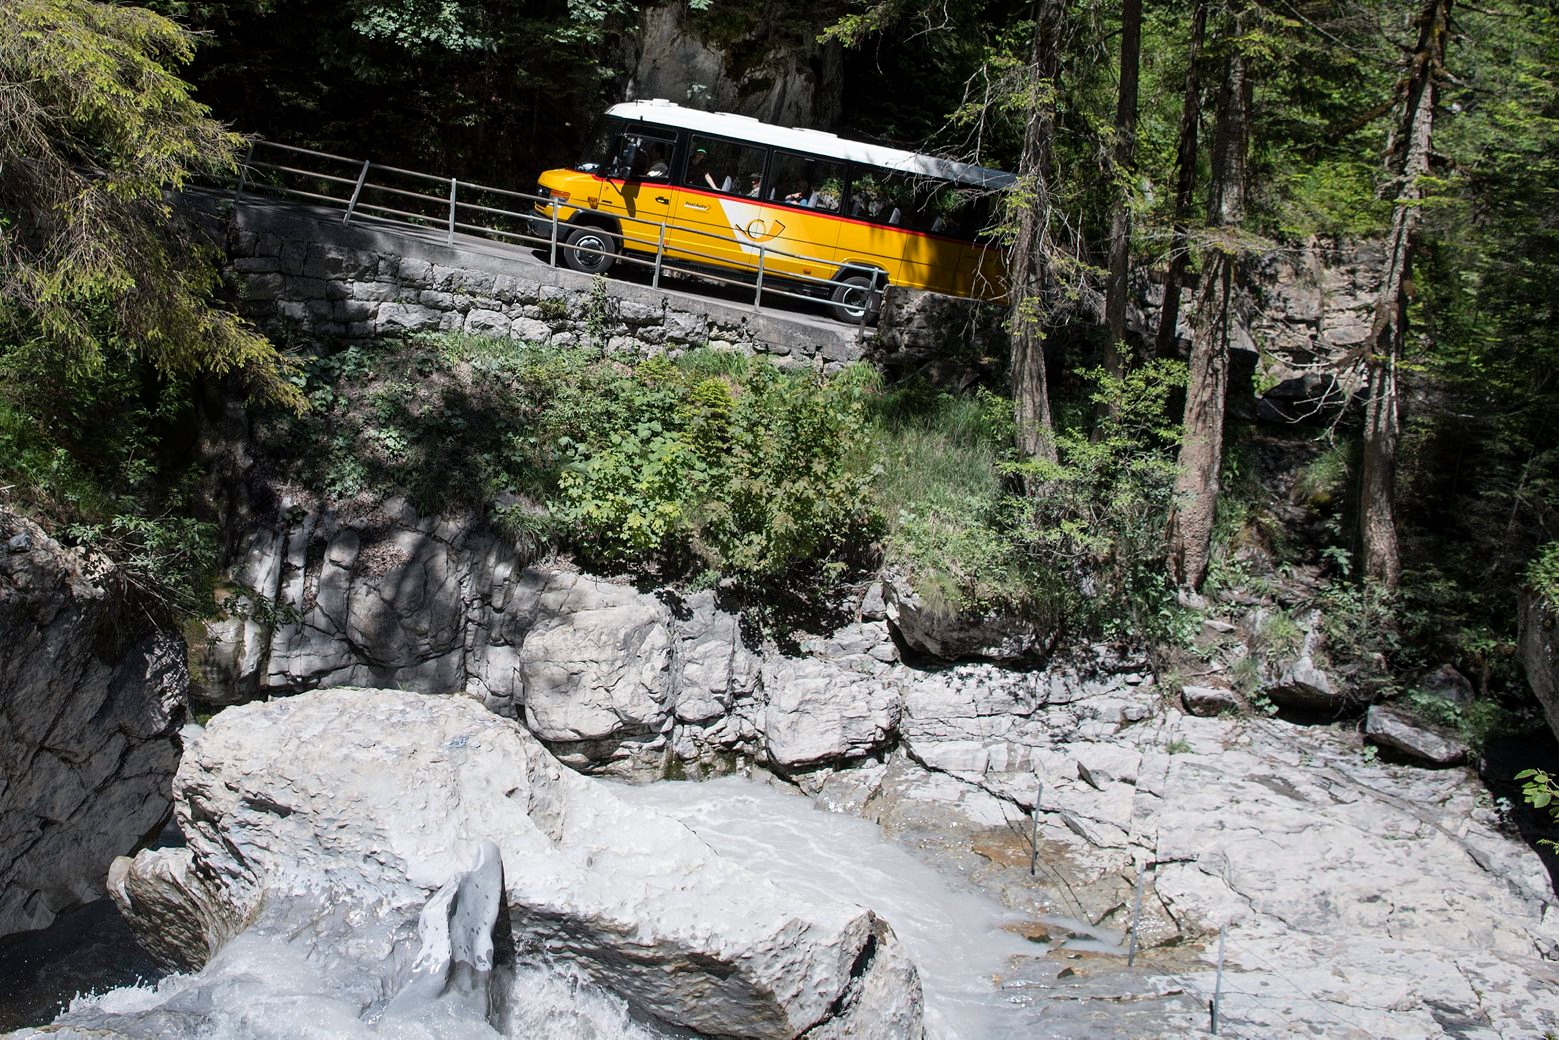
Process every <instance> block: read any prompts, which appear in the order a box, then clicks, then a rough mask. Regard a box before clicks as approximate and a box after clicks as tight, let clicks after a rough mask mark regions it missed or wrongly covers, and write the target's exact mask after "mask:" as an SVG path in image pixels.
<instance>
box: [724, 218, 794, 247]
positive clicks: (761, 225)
mask: <svg viewBox="0 0 1559 1040" xmlns="http://www.w3.org/2000/svg"><path fill="white" fill-rule="evenodd" d="M736 230H737V231H740V232H741V233H742V234H744V235H746V236H747V237H748V238H749V239H751V240H752V241H754V242H760V243H761V242H771V241H773V240H774V239H776V238H778V237H779V236H780V235H783V234H784V233H785V224H784V222H783V221H778V220H776V221H775V222H774V223H773V225H772V226H771V225H770V224H769V223H768V221H766V220H764V219H763V218H762V217H753V218H752V219H751V220H749V221H748V222H747V226H746V227H741V226H737V227H736Z"/></svg>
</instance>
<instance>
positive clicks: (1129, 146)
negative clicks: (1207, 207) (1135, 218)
mask: <svg viewBox="0 0 1559 1040" xmlns="http://www.w3.org/2000/svg"><path fill="white" fill-rule="evenodd" d="M1141 53H1142V0H1121V85H1120V93H1119V95H1118V96H1117V99H1116V105H1115V134H1116V138H1115V161H1114V167H1115V169H1114V173H1115V180H1116V184H1115V213H1114V215H1113V217H1112V218H1111V220H1110V282H1109V287H1108V289H1107V290H1106V292H1105V298H1104V316H1105V322H1106V323H1107V324H1108V325H1109V328H1110V342H1109V344H1108V345H1106V347H1105V348H1104V370H1105V372H1107V373H1108V374H1109V375H1112V376H1115V377H1117V378H1118V377H1119V376H1120V375H1121V374H1122V373H1123V372H1124V371H1125V368H1126V363H1125V357H1126V354H1127V350H1126V290H1127V288H1128V286H1127V275H1128V274H1129V267H1130V263H1131V196H1132V184H1131V178H1132V170H1133V165H1134V160H1135V156H1136V149H1137V68H1138V65H1139V64H1140V62H1139V59H1140V57H1141ZM1118 405H1119V402H1118V401H1117V399H1116V398H1115V397H1113V396H1112V397H1111V398H1110V402H1109V403H1108V404H1107V405H1105V406H1104V409H1103V410H1104V411H1108V412H1111V413H1113V412H1114V410H1115V409H1116V408H1117V407H1118Z"/></svg>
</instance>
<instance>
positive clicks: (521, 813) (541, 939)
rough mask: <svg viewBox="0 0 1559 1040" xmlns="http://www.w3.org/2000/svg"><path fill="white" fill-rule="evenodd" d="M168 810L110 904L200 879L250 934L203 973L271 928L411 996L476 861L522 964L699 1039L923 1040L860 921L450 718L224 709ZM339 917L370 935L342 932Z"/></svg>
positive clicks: (525, 737)
mask: <svg viewBox="0 0 1559 1040" xmlns="http://www.w3.org/2000/svg"><path fill="white" fill-rule="evenodd" d="M174 790H175V797H176V802H177V806H178V815H179V820H180V824H181V826H182V827H183V828H184V830H185V833H186V836H187V839H188V848H187V850H176V851H156V852H142V853H141V854H139V855H138V856H137V857H136V858H135V860H134V861H133V862H130V863H127V864H124V865H122V866H121V868H120V872H121V876H122V877H123V878H124V884H123V886H121V887H122V888H123V889H124V890H126V891H131V892H133V891H135V888H136V886H137V885H141V884H142V883H143V879H154V878H157V877H158V876H159V874H161V875H162V876H167V875H179V876H182V875H188V874H194V875H198V876H199V877H200V878H202V879H204V881H205V883H206V884H207V885H208V886H209V888H210V891H211V892H212V893H215V896H216V900H217V903H218V904H219V905H220V906H221V907H222V913H223V914H224V915H225V917H224V920H227V921H239V922H243V923H244V926H245V928H246V930H245V931H243V932H242V933H241V934H240V935H239V937H238V938H237V939H234V940H230V941H229V942H228V944H227V946H226V947H224V948H223V949H222V950H221V951H219V952H218V954H217V956H216V959H215V960H214V961H213V968H212V969H208V970H219V971H220V970H222V961H223V958H224V956H225V955H226V951H227V949H229V948H233V947H235V946H237V947H240V948H241V944H244V943H246V942H260V941H270V940H272V939H275V938H276V937H277V936H278V935H279V934H282V933H280V932H278V931H277V929H280V928H285V929H286V931H285V934H286V935H287V936H290V937H291V938H290V939H289V940H288V941H289V942H297V941H299V937H300V936H301V937H302V939H303V940H306V942H307V944H308V945H309V948H310V950H311V951H312V952H311V953H310V954H309V957H310V959H311V960H318V961H321V962H329V963H332V964H334V965H335V967H333V968H332V971H336V972H338V973H340V974H341V975H342V977H343V978H345V979H347V980H349V981H348V983H347V984H346V985H347V988H348V990H349V991H350V992H351V993H356V994H358V996H357V997H355V998H353V999H359V1000H362V1001H363V1007H362V1010H363V1011H369V1010H371V1009H372V1008H373V1007H376V1006H378V1004H376V1003H375V1002H376V1001H381V1000H382V999H383V995H384V994H385V993H387V992H393V991H395V990H397V989H399V988H400V986H401V985H402V984H403V983H404V982H405V981H406V980H407V978H409V977H410V974H411V968H410V964H409V962H408V961H407V958H406V956H405V955H404V954H403V953H392V952H391V951H399V950H405V949H407V948H414V947H415V942H408V941H407V937H408V936H409V935H411V934H412V931H413V924H412V922H414V921H415V920H416V919H417V918H418V917H419V915H421V914H422V912H423V909H424V907H425V906H426V905H427V902H428V899H429V897H430V896H432V895H433V894H434V893H435V892H437V891H438V890H439V889H440V888H441V887H442V886H444V885H445V884H446V883H448V882H449V881H450V879H451V878H453V877H455V876H456V875H457V874H459V873H460V872H462V871H464V870H466V869H468V867H469V865H470V862H471V861H472V859H473V857H474V855H475V853H476V852H477V850H478V849H479V848H480V846H481V844H482V843H483V842H488V841H490V842H492V843H494V844H495V845H496V847H497V849H498V851H499V854H500V856H501V859H502V867H503V877H504V899H505V901H506V905H507V907H508V923H509V926H510V928H511V929H512V936H513V939H512V946H513V949H512V953H513V955H514V956H515V957H517V958H519V959H520V961H521V962H526V961H532V962H534V961H535V960H536V959H537V958H540V957H546V958H550V959H552V960H554V961H558V962H562V963H564V964H571V965H575V966H577V968H578V969H579V970H580V971H582V972H583V973H584V975H585V976H586V977H588V978H589V979H590V980H592V981H593V982H594V983H596V984H598V985H600V986H602V987H605V988H607V989H609V990H611V991H612V992H615V993H617V994H619V995H620V996H621V997H623V998H624V999H625V1000H627V1001H628V1002H629V1004H631V1005H632V1006H633V1007H634V1008H635V1009H636V1010H637V1011H638V1012H640V1013H641V1014H645V1015H649V1016H652V1017H653V1018H655V1019H657V1020H659V1021H662V1022H665V1023H668V1024H671V1025H673V1026H676V1027H679V1028H683V1029H688V1030H691V1031H692V1032H694V1033H695V1034H700V1035H710V1036H744V1037H756V1038H787V1040H788V1038H792V1037H797V1036H800V1035H802V1034H803V1033H804V1034H806V1035H807V1036H808V1037H840V1038H843V1037H858V1038H862V1040H877V1038H881V1040H901V1038H906V1037H919V1036H920V1035H921V1022H920V1015H921V1010H920V996H919V987H918V982H917V980H916V975H915V971H914V968H913V966H912V965H911V964H910V963H909V962H908V961H907V959H906V958H905V957H904V955H903V954H902V952H901V950H900V949H899V946H898V943H897V941H896V940H895V939H894V937H893V934H892V931H891V929H889V928H888V927H887V925H886V924H885V923H884V922H882V921H881V920H880V919H878V918H877V917H875V915H873V914H871V913H870V912H869V911H865V910H862V909H860V908H859V907H854V906H849V905H845V904H831V905H818V904H807V903H803V902H800V901H798V900H796V899H793V898H791V897H789V896H787V895H786V893H785V892H783V891H782V890H781V889H779V888H778V887H776V886H775V885H773V884H772V883H770V882H768V881H766V880H764V879H762V878H759V877H758V876H756V875H753V874H751V873H749V872H748V871H746V870H745V869H743V868H740V867H737V866H735V865H733V864H731V863H728V862H726V861H724V860H722V859H720V858H719V857H718V856H716V855H715V854H714V853H713V852H712V851H711V850H710V849H709V848H708V847H707V846H705V845H704V844H703V843H702V842H701V841H700V840H699V839H698V838H697V837H695V836H694V835H693V834H692V833H691V832H690V831H688V830H687V829H686V828H684V827H683V826H682V825H680V824H677V823H675V822H673V821H671V820H669V819H666V818H663V817H660V816H658V815H655V814H652V813H646V812H643V811H641V810H631V809H629V808H628V807H627V806H624V805H623V804H622V803H620V802H619V801H618V800H617V799H616V798H615V797H613V796H612V795H611V793H610V792H609V791H607V790H606V789H604V788H602V787H601V786H600V785H598V784H597V783H596V782H594V781H591V780H589V779H587V778H584V777H581V776H578V775H576V774H573V773H571V772H569V771H568V770H565V769H563V768H562V767H560V766H559V764H558V763H557V761H556V760H555V759H553V758H552V756H551V755H549V754H548V753H547V752H546V751H545V750H544V749H543V748H542V747H541V746H540V744H538V743H537V742H536V740H535V739H534V738H533V737H531V736H530V735H529V734H528V733H527V732H526V731H525V730H524V729H523V728H522V727H520V726H519V725H517V724H516V723H514V722H512V721H510V720H506V719H502V718H499V717H497V716H494V715H493V714H491V713H490V712H487V711H486V710H484V709H483V708H482V707H481V706H480V705H479V704H477V703H476V702H475V701H472V700H470V699H467V698H456V697H429V696H423V695H418V694H410V693H403V692H398V691H389V690H329V691H321V692H315V693H310V694H303V695H300V696H297V697H293V698H287V699H284V700H279V701H273V702H270V703H267V704H258V703H256V704H249V705H245V706H242V707H238V708H232V709H229V710H227V711H225V712H223V713H222V714H221V715H219V716H218V717H217V718H215V719H214V720H213V721H212V723H211V725H210V726H209V727H208V728H207V729H206V731H205V733H204V734H203V735H202V737H201V738H200V739H199V740H198V741H197V742H196V743H195V744H194V746H193V747H192V748H191V749H190V750H189V752H188V753H187V754H186V757H185V760H184V762H183V764H182V765H181V767H180V770H179V774H178V777H177V779H176V781H175V785H174ZM186 856H187V857H188V864H187V866H186V865H184V863H183V862H182V860H183V857H186ZM173 860H179V861H180V863H179V864H178V865H176V866H172V867H169V866H165V864H168V863H169V862H170V861H173ZM158 891H159V892H161V893H163V895H164V896H165V903H166V904H167V905H168V906H169V907H172V906H173V905H174V904H175V903H176V902H177V900H178V898H179V896H178V891H179V889H178V886H170V885H166V884H164V885H160V886H159V887H158ZM206 898H207V897H206V895H200V896H197V897H195V898H193V899H191V900H190V905H189V912H190V914H191V916H192V917H195V918H201V917H202V916H203V915H207V914H208V912H209V908H208V907H206V906H205V900H206ZM343 908H346V910H345V912H346V915H347V917H348V918H352V919H361V920H363V921H366V922H368V924H365V925H364V926H363V927H364V929H366V930H359V929H357V928H356V926H354V927H353V928H346V929H343V928H341V927H340V926H339V922H340V920H342V917H341V914H342V912H343ZM353 908H356V909H353ZM327 911H328V912H327ZM166 912H167V911H162V913H166ZM310 915H312V916H310ZM159 916H161V914H159ZM130 917H131V919H132V921H136V920H138V918H137V917H136V916H135V912H134V909H133V907H132V908H131V912H130ZM139 920H141V921H145V920H147V918H146V917H144V916H143V917H141V918H139ZM309 921H314V922H315V923H314V924H312V925H310V924H309V923H308V922H309ZM268 922H269V923H268ZM375 922H377V923H375ZM368 925H372V927H368ZM500 930H501V929H500ZM176 934H177V933H176ZM181 934H182V935H184V936H185V937H186V939H185V942H186V945H187V946H188V947H190V948H188V949H186V950H185V951H184V953H185V955H186V957H187V959H189V960H191V961H195V962H200V961H202V960H204V959H205V957H206V956H207V955H208V947H209V944H208V943H207V941H206V936H205V934H204V932H203V929H202V928H200V927H193V928H186V929H184V930H183V932H182V933H181ZM175 937H176V936H175ZM343 966H345V967H343ZM354 973H357V974H354ZM359 975H361V976H362V977H361V978H359V977H358V976H359ZM352 979H357V980H358V981H356V982H351V981H350V980H352ZM375 979H377V980H378V981H377V982H376V981H374V980H375ZM213 992H214V993H216V994H217V998H216V999H218V1000H220V999H222V998H221V996H220V994H221V993H222V992H225V991H223V990H221V989H220V988H218V989H216V990H214V991H213ZM370 994H375V995H373V996H370ZM342 999H345V998H342Z"/></svg>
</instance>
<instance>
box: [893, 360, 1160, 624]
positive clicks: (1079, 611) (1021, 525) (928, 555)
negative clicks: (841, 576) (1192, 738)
mask: <svg viewBox="0 0 1559 1040" xmlns="http://www.w3.org/2000/svg"><path fill="white" fill-rule="evenodd" d="M1080 378H1081V379H1082V380H1083V381H1084V383H1085V384H1086V385H1088V386H1090V388H1091V399H1090V401H1089V403H1090V404H1095V403H1097V402H1099V401H1101V400H1109V401H1112V402H1115V403H1117V404H1118V405H1119V407H1118V408H1116V409H1115V410H1113V411H1112V412H1110V413H1109V414H1108V416H1107V418H1105V419H1104V420H1103V421H1102V422H1101V423H1100V424H1099V425H1098V426H1097V427H1096V428H1095V429H1094V430H1093V431H1092V435H1091V436H1090V432H1089V431H1088V430H1087V429H1085V428H1082V427H1080V426H1077V425H1073V424H1070V423H1067V422H1062V423H1061V425H1060V426H1059V427H1058V433H1057V446H1058V452H1059V462H1058V463H1057V464H1056V465H1053V466H1052V465H1048V464H1035V463H1019V462H1017V461H1015V459H1014V454H1013V451H1012V448H1011V445H1012V408H1011V405H1010V403H1009V402H1008V401H1006V400H1005V399H1003V398H1000V397H998V396H996V395H994V394H990V393H988V392H984V391H982V392H979V393H977V394H976V395H973V396H969V397H959V396H955V395H951V394H946V393H937V392H934V391H932V390H931V389H930V388H928V387H925V386H919V385H915V384H910V385H907V386H903V387H899V388H895V389H894V390H892V391H890V392H888V393H886V394H884V395H883V398H882V399H881V400H880V401H879V402H878V404H877V406H876V407H877V414H878V420H877V421H878V424H879V427H880V429H881V434H880V443H881V444H882V456H883V458H884V459H885V460H889V464H888V465H887V466H886V471H887V472H886V473H885V475H884V477H883V480H882V482H881V484H880V485H879V488H880V493H881V495H882V502H883V510H884V513H885V515H886V516H887V517H888V521H889V536H888V559H889V562H890V563H892V564H896V565H898V566H899V567H901V568H902V569H903V570H905V571H906V572H907V574H908V575H909V577H910V578H911V580H912V582H913V583H914V585H915V587H916V588H917V590H918V591H919V592H920V594H921V596H922V598H924V599H925V600H926V601H927V603H928V605H929V606H930V607H932V608H933V609H941V610H943V611H945V612H947V613H950V614H952V613H971V614H983V613H987V612H992V611H996V612H1005V613H1013V614H1019V615H1026V616H1029V617H1033V618H1035V619H1037V620H1041V621H1043V622H1044V623H1046V624H1048V625H1051V626H1054V627H1056V628H1059V629H1061V630H1064V631H1068V632H1071V633H1073V634H1078V635H1090V636H1098V635H1102V636H1107V637H1111V638H1122V639H1149V640H1157V639H1165V640H1170V641H1174V642H1180V641H1183V640H1184V639H1185V638H1186V624H1187V617H1186V616H1185V614H1184V612H1183V611H1181V610H1180V609H1179V608H1178V607H1177V606H1176V604H1175V600H1174V596H1173V593H1172V590H1171V589H1170V588H1169V586H1168V584H1167V582H1166V580H1165V577H1164V568H1163V544H1162V535H1163V525H1164V517H1165V514H1166V512H1167V509H1168V503H1169V495H1170V492H1171V490H1172V488H1173V484H1174V460H1173V455H1172V451H1173V445H1174V444H1175V441H1176V439H1177V435H1178V430H1177V428H1176V426H1175V425H1174V424H1173V423H1170V422H1168V421H1166V420H1165V418H1164V415H1165V410H1166V399H1167V397H1168V395H1169V394H1170V393H1171V392H1172V390H1173V388H1174V387H1176V386H1178V385H1179V384H1180V382H1181V381H1183V379H1184V371H1183V368H1182V366H1180V365H1178V364H1176V363H1170V362H1153V363H1150V364H1147V365H1144V366H1142V367H1140V368H1138V369H1135V370H1133V371H1132V372H1131V373H1129V374H1128V375H1127V376H1126V377H1125V378H1123V379H1112V378H1110V377H1108V376H1107V375H1105V374H1104V373H1103V372H1086V373H1082V374H1080ZM1091 413H1092V409H1091V408H1090V409H1089V414H1091ZM1024 477H1036V478H1038V480H1037V487H1038V490H1037V492H1036V493H1035V494H1034V495H1033V496H1029V495H1026V494H1023V493H1021V490H1020V484H1021V479H1020V478H1024Z"/></svg>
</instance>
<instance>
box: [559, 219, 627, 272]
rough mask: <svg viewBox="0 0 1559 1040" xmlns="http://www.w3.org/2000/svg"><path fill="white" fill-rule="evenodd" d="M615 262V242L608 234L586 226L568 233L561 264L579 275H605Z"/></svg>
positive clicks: (591, 226)
mask: <svg viewBox="0 0 1559 1040" xmlns="http://www.w3.org/2000/svg"><path fill="white" fill-rule="evenodd" d="M616 261H617V240H616V239H615V238H613V237H612V235H611V233H610V232H608V231H603V230H601V229H600V228H598V227H595V226H593V225H589V224H587V225H585V226H584V227H577V228H575V229H574V230H572V231H570V232H569V233H568V238H567V239H566V240H565V245H564V246H563V262H564V263H566V264H568V266H569V267H571V268H573V269H574V270H576V271H578V272H579V273H580V274H605V273H606V272H607V271H610V270H611V269H612V264H614V263H615V262H616Z"/></svg>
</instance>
